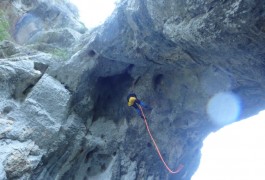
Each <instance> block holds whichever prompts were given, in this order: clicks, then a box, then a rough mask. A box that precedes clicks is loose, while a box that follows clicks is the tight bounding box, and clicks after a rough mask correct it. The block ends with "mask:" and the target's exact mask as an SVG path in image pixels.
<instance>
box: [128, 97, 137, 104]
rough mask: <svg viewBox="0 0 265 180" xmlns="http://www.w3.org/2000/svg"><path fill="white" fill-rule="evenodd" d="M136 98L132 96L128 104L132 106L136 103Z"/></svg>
mask: <svg viewBox="0 0 265 180" xmlns="http://www.w3.org/2000/svg"><path fill="white" fill-rule="evenodd" d="M135 100H136V97H130V99H129V101H128V106H132V105H133V104H134V102H135Z"/></svg>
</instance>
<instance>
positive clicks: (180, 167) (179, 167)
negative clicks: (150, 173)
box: [137, 104, 184, 174]
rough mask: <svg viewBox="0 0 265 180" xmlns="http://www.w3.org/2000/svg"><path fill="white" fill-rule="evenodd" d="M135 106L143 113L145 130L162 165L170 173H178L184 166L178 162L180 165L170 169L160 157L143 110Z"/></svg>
mask: <svg viewBox="0 0 265 180" xmlns="http://www.w3.org/2000/svg"><path fill="white" fill-rule="evenodd" d="M137 106H138V107H139V109H140V110H141V113H142V115H143V117H144V123H145V126H146V129H147V131H148V133H149V135H150V137H151V139H152V141H153V144H154V146H155V148H156V151H157V153H158V155H159V157H160V159H161V161H162V162H163V164H164V166H165V167H166V169H167V170H168V171H169V172H170V173H173V174H176V173H179V172H180V171H181V169H182V168H183V167H184V165H183V164H180V165H179V166H178V167H177V169H176V170H175V171H172V170H171V169H170V168H169V167H168V165H167V163H166V162H165V160H164V158H163V157H162V155H161V153H160V150H159V148H158V146H157V144H156V142H155V140H154V138H153V136H152V134H151V132H150V129H149V126H148V123H147V120H146V117H145V114H144V111H143V109H142V107H141V105H139V104H137Z"/></svg>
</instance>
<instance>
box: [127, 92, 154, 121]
mask: <svg viewBox="0 0 265 180" xmlns="http://www.w3.org/2000/svg"><path fill="white" fill-rule="evenodd" d="M127 101H128V106H132V107H134V108H135V109H136V111H137V113H138V114H139V116H140V117H141V118H142V119H143V118H144V117H143V115H142V112H141V110H140V109H139V107H138V105H140V106H141V107H143V108H145V109H147V110H152V108H151V107H149V106H148V105H147V104H146V103H144V102H143V101H140V100H139V99H138V98H137V96H136V94H134V93H131V94H129V95H128V96H127Z"/></svg>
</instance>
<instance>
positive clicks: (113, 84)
mask: <svg viewBox="0 0 265 180" xmlns="http://www.w3.org/2000/svg"><path fill="white" fill-rule="evenodd" d="M132 82H133V78H132V77H131V76H130V74H129V73H128V72H124V73H121V74H117V75H113V76H107V77H99V78H98V80H97V83H96V85H95V90H94V95H93V97H94V99H95V105H94V109H93V110H94V111H93V112H94V116H93V121H95V120H96V119H97V118H99V117H102V116H105V117H109V118H112V119H113V120H115V119H117V120H118V119H120V117H121V116H123V115H124V112H125V109H124V107H126V106H125V105H126V99H124V97H125V95H126V93H128V92H127V91H128V89H129V87H130V86H131V84H132Z"/></svg>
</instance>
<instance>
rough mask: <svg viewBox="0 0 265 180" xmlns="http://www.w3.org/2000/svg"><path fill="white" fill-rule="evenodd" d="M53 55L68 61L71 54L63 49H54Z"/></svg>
mask: <svg viewBox="0 0 265 180" xmlns="http://www.w3.org/2000/svg"><path fill="white" fill-rule="evenodd" d="M51 54H52V55H53V56H55V57H57V58H60V59H62V60H67V59H68V58H69V53H68V52H67V50H63V49H54V50H53V51H52V52H51Z"/></svg>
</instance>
